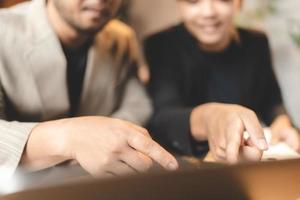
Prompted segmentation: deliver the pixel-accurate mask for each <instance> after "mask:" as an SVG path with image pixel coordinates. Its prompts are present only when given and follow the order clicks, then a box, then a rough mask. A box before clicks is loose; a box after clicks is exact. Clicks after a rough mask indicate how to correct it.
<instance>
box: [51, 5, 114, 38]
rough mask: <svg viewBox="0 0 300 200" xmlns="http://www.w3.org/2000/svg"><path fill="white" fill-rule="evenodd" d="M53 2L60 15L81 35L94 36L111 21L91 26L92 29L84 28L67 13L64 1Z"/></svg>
mask: <svg viewBox="0 0 300 200" xmlns="http://www.w3.org/2000/svg"><path fill="white" fill-rule="evenodd" d="M53 2H54V6H55V7H56V10H57V11H58V13H59V15H60V17H61V18H62V19H63V20H64V21H65V22H66V23H67V24H68V25H69V26H70V27H72V28H73V29H74V30H75V31H76V32H77V33H78V34H80V35H85V36H87V37H94V36H95V35H96V34H97V33H98V32H99V31H101V30H102V29H103V28H104V26H105V25H106V24H107V23H108V22H109V20H107V22H105V23H103V25H101V26H99V27H96V28H90V29H88V28H83V27H82V26H81V25H80V23H79V22H77V21H76V20H75V19H73V18H72V17H71V16H69V15H67V14H65V13H66V12H64V10H66V9H65V5H64V4H63V3H62V2H63V1H60V0H53Z"/></svg>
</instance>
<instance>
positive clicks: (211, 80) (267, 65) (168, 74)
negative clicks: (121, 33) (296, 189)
mask: <svg viewBox="0 0 300 200" xmlns="http://www.w3.org/2000/svg"><path fill="white" fill-rule="evenodd" d="M238 33H239V36H240V39H239V41H232V43H231V44H230V45H229V46H228V47H227V48H226V49H225V50H224V51H222V52H218V53H211V52H206V51H204V50H202V49H201V48H200V46H199V45H198V42H197V40H196V39H195V38H194V37H193V36H192V35H191V34H190V33H189V32H188V31H187V30H186V28H185V27H184V26H183V25H182V24H181V25H178V26H175V27H172V28H170V29H168V30H166V31H164V32H161V33H158V34H156V35H153V36H151V37H150V38H149V39H147V40H146V42H145V53H146V58H147V60H148V63H149V65H150V71H151V80H150V85H149V92H150V94H151V96H152V98H153V101H154V108H155V114H154V116H153V119H152V120H151V122H150V125H149V128H150V130H151V132H153V133H154V138H156V139H157V140H158V141H159V142H160V143H161V144H162V145H164V146H165V147H166V148H168V149H169V150H172V151H175V152H176V153H179V154H191V155H202V154H204V153H206V151H207V144H205V145H202V144H200V145H199V144H198V143H196V142H195V141H194V140H193V139H192V138H191V134H190V114H191V111H192V109H193V108H195V107H196V106H198V105H200V104H203V103H208V102H220V103H233V104H239V105H243V106H246V107H248V108H251V109H252V110H254V111H255V112H256V113H257V115H258V116H259V117H260V118H261V120H262V121H263V122H264V123H266V124H267V125H269V124H270V123H271V122H272V121H273V119H274V117H275V116H277V115H278V114H279V110H280V109H279V108H281V107H282V98H281V93H280V89H279V86H278V83H277V81H276V78H275V75H274V72H273V69H272V63H271V56H270V49H269V44H268V40H267V38H266V36H265V35H264V34H263V33H259V32H255V31H249V30H244V29H238ZM281 111H282V112H283V110H281ZM281 111H280V112H281Z"/></svg>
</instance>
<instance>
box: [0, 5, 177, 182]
mask: <svg viewBox="0 0 300 200" xmlns="http://www.w3.org/2000/svg"><path fill="white" fill-rule="evenodd" d="M120 3H121V0H47V1H46V0H34V1H32V2H27V3H24V4H21V5H18V6H16V7H13V8H10V9H6V10H1V11H0V36H1V37H0V38H1V45H0V77H1V78H0V88H1V90H0V116H1V120H0V174H1V173H2V171H4V172H7V175H9V174H12V173H13V172H14V170H15V169H16V168H17V166H19V165H21V166H24V167H26V168H29V169H30V170H38V169H43V168H46V167H51V166H53V165H56V164H58V163H61V162H64V161H67V160H76V161H77V162H78V163H79V164H80V165H81V166H82V167H83V168H84V169H86V170H87V171H88V172H89V173H91V174H93V175H96V176H105V175H121V174H127V173H136V172H143V171H146V170H147V169H149V167H151V166H152V164H153V160H154V161H156V162H158V163H159V164H160V165H162V166H163V167H165V168H166V169H170V170H174V169H176V168H177V161H176V160H175V159H174V157H173V156H171V155H170V154H169V153H168V152H166V151H165V150H164V149H163V148H162V147H160V146H159V145H158V144H157V143H155V142H154V141H153V140H152V139H151V137H150V136H149V134H148V132H147V131H146V130H145V129H143V128H141V127H140V126H138V125H143V124H144V123H145V122H146V121H147V119H148V117H149V116H150V114H151V109H152V108H151V103H150V100H149V99H148V97H147V95H146V93H145V91H144V88H143V86H142V84H141V83H140V81H139V80H138V78H137V76H136V70H137V67H138V65H139V53H138V50H137V45H136V41H135V36H134V34H133V31H132V30H131V29H130V28H129V27H127V26H126V25H124V24H122V23H121V22H119V21H117V20H112V18H113V17H114V16H115V15H116V12H117V10H118V8H119V6H120ZM108 117H109V118H108ZM123 120H125V121H123ZM135 124H137V125H135Z"/></svg>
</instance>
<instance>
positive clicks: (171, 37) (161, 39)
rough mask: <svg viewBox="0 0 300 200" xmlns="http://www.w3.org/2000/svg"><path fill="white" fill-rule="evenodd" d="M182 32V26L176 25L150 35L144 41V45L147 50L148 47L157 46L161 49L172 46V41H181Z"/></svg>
mask: <svg viewBox="0 0 300 200" xmlns="http://www.w3.org/2000/svg"><path fill="white" fill-rule="evenodd" d="M184 30H185V29H184V27H183V25H182V24H177V25H175V26H172V27H169V28H167V29H164V30H161V31H159V32H157V33H154V34H152V35H150V36H149V37H147V38H146V39H145V41H144V45H145V47H146V48H147V47H149V46H156V45H159V46H161V47H162V46H164V45H170V44H174V41H178V40H180V39H182V34H183V32H184Z"/></svg>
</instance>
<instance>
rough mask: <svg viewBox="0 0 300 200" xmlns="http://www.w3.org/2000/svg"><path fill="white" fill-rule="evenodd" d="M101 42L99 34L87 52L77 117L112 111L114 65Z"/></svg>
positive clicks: (105, 46) (108, 113)
mask: <svg viewBox="0 0 300 200" xmlns="http://www.w3.org/2000/svg"><path fill="white" fill-rule="evenodd" d="M103 40H105V38H103V37H102V35H101V34H99V35H98V36H97V37H96V39H95V42H94V44H93V46H92V47H91V48H90V50H89V55H88V63H87V69H86V73H85V78H84V85H83V90H82V93H81V102H80V108H79V115H95V114H98V115H110V114H111V112H112V110H113V106H114V103H113V101H114V95H115V93H114V92H115V72H114V66H115V64H114V62H113V60H112V58H111V56H110V53H109V49H108V47H107V45H106V44H105V42H103Z"/></svg>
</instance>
